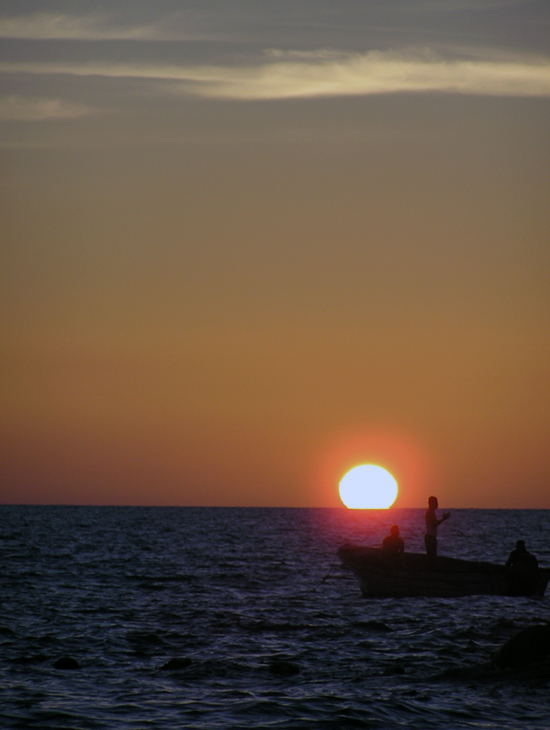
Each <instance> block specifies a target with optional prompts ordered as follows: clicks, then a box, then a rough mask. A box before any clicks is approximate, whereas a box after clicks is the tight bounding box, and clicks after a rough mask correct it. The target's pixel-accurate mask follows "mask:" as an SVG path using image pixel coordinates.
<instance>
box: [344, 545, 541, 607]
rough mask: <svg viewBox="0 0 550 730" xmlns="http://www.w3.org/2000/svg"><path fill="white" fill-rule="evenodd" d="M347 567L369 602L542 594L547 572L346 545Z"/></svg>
mask: <svg viewBox="0 0 550 730" xmlns="http://www.w3.org/2000/svg"><path fill="white" fill-rule="evenodd" d="M338 555H339V557H340V560H341V561H342V563H343V565H344V566H346V567H348V568H351V570H352V571H353V573H354V574H355V577H356V578H357V580H358V581H359V587H360V588H361V591H362V593H363V596H365V597H367V598H397V597H405V596H431V597H434V598H455V597H459V596H543V595H544V591H545V590H546V585H547V583H548V579H549V578H550V569H549V568H537V569H536V571H534V572H532V573H531V574H530V575H528V576H525V575H521V576H518V575H514V574H513V573H512V572H511V571H508V570H506V569H505V567H504V566H503V565H496V564H494V563H485V562H476V561H473V560H459V559H458V558H448V557H445V556H438V557H437V558H436V559H435V560H428V558H427V557H426V555H424V554H423V553H422V554H421V553H402V554H401V555H388V554H387V553H385V552H383V551H382V549H381V548H372V547H358V546H354V545H343V546H342V547H341V548H340V549H339V550H338Z"/></svg>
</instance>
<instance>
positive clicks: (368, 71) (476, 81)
mask: <svg viewBox="0 0 550 730" xmlns="http://www.w3.org/2000/svg"><path fill="white" fill-rule="evenodd" d="M0 72H2V73H31V74H71V75H75V76H105V77H114V78H124V77H127V78H142V79H155V80H159V81H165V82H166V81H171V82H180V83H179V84H178V90H179V91H181V92H182V93H186V94H195V95H198V96H203V97H210V98H220V99H235V100H262V99H264V100H267V99H293V98H295V99H298V98H312V97H331V96H368V95H374V94H392V93H393V94H395V93H418V92H445V93H452V94H475V95H485V96H517V97H527V96H535V97H548V96H550V59H547V58H544V59H521V58H514V59H512V60H501V59H499V60H490V59H488V58H484V59H478V58H476V59H456V60H449V59H443V58H438V57H436V56H434V55H433V54H427V53H417V54H413V53H408V54H399V53H392V52H380V51H371V52H369V53H366V54H363V55H338V54H335V53H327V52H324V53H323V52H321V53H319V54H309V53H306V54H300V53H295V54H283V53H276V52H275V53H272V54H271V55H270V56H268V57H267V59H266V60H265V61H264V63H262V64H259V65H256V66H238V67H224V66H197V67H193V66H177V65H166V64H156V63H122V64H121V63H108V62H97V63H87V64H71V63H33V62H27V63H25V62H24V63H9V62H5V63H0Z"/></svg>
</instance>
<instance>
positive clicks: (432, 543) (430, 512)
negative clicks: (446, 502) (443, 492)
mask: <svg viewBox="0 0 550 730" xmlns="http://www.w3.org/2000/svg"><path fill="white" fill-rule="evenodd" d="M438 506H439V505H438V502H437V497H430V498H429V499H428V509H427V510H426V514H425V516H424V519H425V521H426V534H425V535H424V545H425V546H426V555H427V556H428V560H435V559H436V557H437V528H438V527H439V525H440V524H441V523H442V522H445V520H448V519H449V517H450V516H451V515H450V513H449V512H444V513H443V517H441V519H437V514H436V509H437V508H438Z"/></svg>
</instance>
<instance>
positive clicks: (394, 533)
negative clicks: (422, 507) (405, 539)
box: [390, 525, 399, 537]
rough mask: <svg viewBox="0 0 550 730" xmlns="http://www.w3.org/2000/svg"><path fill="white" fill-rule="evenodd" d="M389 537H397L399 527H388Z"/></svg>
mask: <svg viewBox="0 0 550 730" xmlns="http://www.w3.org/2000/svg"><path fill="white" fill-rule="evenodd" d="M390 535H392V536H393V537H399V527H398V526H397V525H392V526H391V527H390Z"/></svg>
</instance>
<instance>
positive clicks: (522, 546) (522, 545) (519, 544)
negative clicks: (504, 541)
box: [516, 540, 526, 552]
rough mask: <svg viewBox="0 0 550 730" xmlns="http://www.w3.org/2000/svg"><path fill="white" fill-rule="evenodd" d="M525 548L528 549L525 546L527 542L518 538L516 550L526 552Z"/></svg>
mask: <svg viewBox="0 0 550 730" xmlns="http://www.w3.org/2000/svg"><path fill="white" fill-rule="evenodd" d="M525 549H526V548H525V543H524V542H523V540H518V541H517V542H516V550H519V551H520V552H524V551H525Z"/></svg>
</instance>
